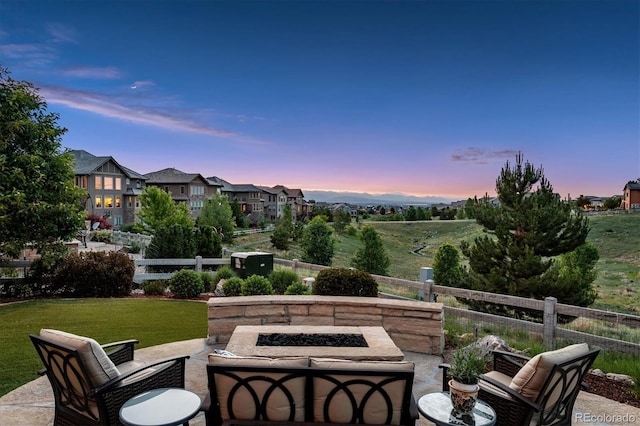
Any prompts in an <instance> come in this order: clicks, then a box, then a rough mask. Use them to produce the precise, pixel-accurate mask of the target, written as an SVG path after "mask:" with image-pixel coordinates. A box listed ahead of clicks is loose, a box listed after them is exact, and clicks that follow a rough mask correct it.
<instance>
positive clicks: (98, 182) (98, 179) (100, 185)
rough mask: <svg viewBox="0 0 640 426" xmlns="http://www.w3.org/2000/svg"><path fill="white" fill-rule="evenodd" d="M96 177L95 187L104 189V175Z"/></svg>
mask: <svg viewBox="0 0 640 426" xmlns="http://www.w3.org/2000/svg"><path fill="white" fill-rule="evenodd" d="M94 179H95V188H96V189H102V176H96V177H95V178H94Z"/></svg>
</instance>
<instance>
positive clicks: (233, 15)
mask: <svg viewBox="0 0 640 426" xmlns="http://www.w3.org/2000/svg"><path fill="white" fill-rule="evenodd" d="M639 4H640V2H638V1H637V0H629V1H626V0H625V1H619V0H606V1H598V0H580V1H571V0H558V1H551V0H546V1H542V0H502V1H489V0H487V1H483V0H472V1H459V0H449V1H445V0H432V1H420V0H414V1H404V0H397V1H368V0H351V1H342V0H325V1H310V0H309V1H305V0H298V1H242V0H240V1H224V0H217V1H216V0H211V1H205V0H201V1H195V0H192V1H189V0H187V1H170V0H158V1H152V0H131V1H124V0H121V1H117V0H115V1H113V0H112V1H101V0H85V1H71V0H66V1H62V0H48V1H44V0H41V1H35V0H20V1H18V0H0V65H1V66H2V67H5V68H8V70H9V72H10V73H11V77H12V78H14V79H16V80H27V81H30V82H32V83H33V84H34V85H35V86H36V87H38V88H39V89H40V91H39V93H40V95H41V96H43V97H44V99H45V100H46V101H47V105H48V110H49V111H50V112H55V113H59V114H60V118H59V121H58V124H60V125H61V126H63V127H65V128H67V129H68V132H67V133H66V134H65V135H64V137H63V140H62V145H63V146H64V147H65V148H69V149H83V150H86V151H88V152H90V153H92V154H94V155H97V156H109V155H110V156H112V157H113V158H114V159H115V160H116V161H117V162H118V163H120V164H121V165H123V166H125V167H128V168H130V169H133V170H135V171H136V172H138V173H142V174H145V173H149V172H152V171H157V170H161V169H164V168H168V167H174V168H176V169H178V170H181V171H183V172H186V173H200V174H202V175H203V176H205V177H210V176H218V177H221V178H223V179H225V180H227V181H229V182H231V183H234V184H247V183H251V184H255V185H265V186H274V185H279V184H281V185H285V186H287V187H291V188H302V189H303V190H334V191H352V192H368V193H373V194H379V193H404V194H411V195H418V196H425V197H426V196H432V197H433V196H436V197H445V198H451V199H466V198H468V197H472V196H474V195H477V196H483V195H484V194H485V193H486V194H490V195H493V194H495V186H496V179H497V178H498V176H499V175H500V171H501V169H502V168H503V167H505V165H506V163H507V162H509V165H510V166H513V164H514V163H515V158H516V155H517V153H518V152H521V153H522V154H523V157H524V159H525V160H526V161H528V162H530V163H531V164H532V165H534V166H535V167H542V168H543V169H544V174H545V176H546V178H547V179H548V180H549V181H550V182H551V184H552V185H553V188H554V190H555V191H556V192H557V193H559V194H560V195H561V196H562V197H563V198H565V197H572V198H577V197H578V196H580V195H596V196H603V197H609V196H612V195H616V194H622V190H623V188H624V186H625V184H626V183H627V182H628V181H629V180H635V179H638V178H640V124H639V123H640V106H639V102H640V101H639V100H640V84H639V80H640V66H639V64H640V41H639V40H640V11H639Z"/></svg>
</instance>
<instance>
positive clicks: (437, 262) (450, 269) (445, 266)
mask: <svg viewBox="0 0 640 426" xmlns="http://www.w3.org/2000/svg"><path fill="white" fill-rule="evenodd" d="M433 281H434V283H436V284H437V285H445V286H447V287H460V284H461V281H462V266H461V265H460V252H459V251H458V249H457V248H456V247H455V246H454V245H453V244H451V243H444V244H441V245H440V247H438V251H437V252H436V255H435V257H434V258H433Z"/></svg>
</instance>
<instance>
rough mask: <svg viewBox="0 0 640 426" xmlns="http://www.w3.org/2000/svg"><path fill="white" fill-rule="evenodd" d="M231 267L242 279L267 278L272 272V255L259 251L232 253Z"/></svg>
mask: <svg viewBox="0 0 640 426" xmlns="http://www.w3.org/2000/svg"><path fill="white" fill-rule="evenodd" d="M231 267H232V268H233V270H234V271H235V273H236V274H238V276H239V277H240V278H243V279H244V278H247V277H250V276H251V275H262V276H263V277H268V276H269V274H271V272H273V254H272V253H262V252H259V251H250V252H245V253H232V254H231Z"/></svg>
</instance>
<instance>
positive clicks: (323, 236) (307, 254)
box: [300, 216, 335, 266]
mask: <svg viewBox="0 0 640 426" xmlns="http://www.w3.org/2000/svg"><path fill="white" fill-rule="evenodd" d="M300 246H301V248H302V261H304V262H309V263H315V264H316V265H325V266H330V265H331V258H333V253H334V251H335V239H334V238H333V230H332V229H331V227H330V226H329V225H328V224H327V221H326V219H325V218H324V216H316V217H314V218H313V220H311V222H309V225H307V227H306V228H305V229H304V232H303V234H302V241H301V242H300Z"/></svg>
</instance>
